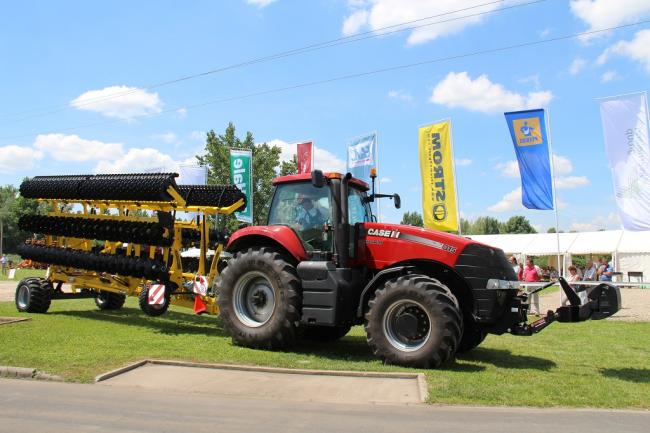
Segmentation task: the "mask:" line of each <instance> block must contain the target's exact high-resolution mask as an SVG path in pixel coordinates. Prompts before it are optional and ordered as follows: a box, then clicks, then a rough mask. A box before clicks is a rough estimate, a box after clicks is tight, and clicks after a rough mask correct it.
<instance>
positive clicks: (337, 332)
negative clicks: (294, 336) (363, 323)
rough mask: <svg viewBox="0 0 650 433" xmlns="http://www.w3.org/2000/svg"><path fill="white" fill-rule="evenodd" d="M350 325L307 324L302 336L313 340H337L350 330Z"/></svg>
mask: <svg viewBox="0 0 650 433" xmlns="http://www.w3.org/2000/svg"><path fill="white" fill-rule="evenodd" d="M350 328H351V326H350V325H344V326H307V327H304V328H303V331H302V338H304V339H305V340H311V341H322V342H328V341H336V340H340V339H341V338H343V337H345V336H346V335H347V333H348V332H350Z"/></svg>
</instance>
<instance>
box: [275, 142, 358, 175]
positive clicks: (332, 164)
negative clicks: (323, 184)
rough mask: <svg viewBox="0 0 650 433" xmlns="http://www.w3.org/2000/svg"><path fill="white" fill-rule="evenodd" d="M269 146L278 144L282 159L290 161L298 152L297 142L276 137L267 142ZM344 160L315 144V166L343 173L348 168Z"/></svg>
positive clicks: (319, 168)
mask: <svg viewBox="0 0 650 433" xmlns="http://www.w3.org/2000/svg"><path fill="white" fill-rule="evenodd" d="M266 143H267V144H268V145H269V146H278V147H279V148H280V149H281V153H280V160H281V161H289V160H290V159H292V158H293V156H294V155H295V154H296V143H287V142H286V141H284V140H280V139H277V138H276V139H275V140H270V141H267V142H266ZM346 165H347V164H346V163H345V161H344V160H342V159H341V158H339V157H338V156H336V155H334V154H333V153H331V152H329V151H327V150H325V149H321V148H320V147H318V146H314V168H315V169H318V170H323V171H335V172H338V173H343V172H345V170H346Z"/></svg>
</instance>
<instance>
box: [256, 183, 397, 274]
mask: <svg viewBox="0 0 650 433" xmlns="http://www.w3.org/2000/svg"><path fill="white" fill-rule="evenodd" d="M273 183H274V185H275V188H276V189H275V193H274V195H273V200H272V201H271V208H270V210H269V219H268V225H269V226H276V225H284V226H288V227H290V228H291V229H292V230H293V231H295V233H296V234H297V235H298V237H299V239H300V241H301V242H302V245H303V247H304V249H305V252H306V253H307V256H308V258H309V259H310V260H334V261H335V262H337V264H338V265H339V266H344V265H345V263H346V262H347V260H348V259H350V258H354V257H355V255H356V251H355V248H354V245H355V242H354V241H355V232H354V231H355V228H356V227H358V224H359V223H366V222H371V221H376V217H375V216H374V215H373V213H372V209H371V206H370V203H371V202H372V201H374V198H375V197H377V194H374V193H373V194H370V195H369V194H368V190H369V186H368V184H367V183H365V182H363V181H361V180H358V179H355V178H352V177H350V175H347V176H343V175H341V174H339V173H322V172H321V171H318V170H317V171H314V172H313V173H311V174H308V173H306V174H297V175H290V176H282V177H279V178H276V179H275V180H274V181H273ZM373 187H374V173H373ZM373 189H374V188H373ZM342 197H345V199H343V200H342V199H341V198H342ZM390 197H394V196H392V195H391V196H390ZM398 200H399V199H398Z"/></svg>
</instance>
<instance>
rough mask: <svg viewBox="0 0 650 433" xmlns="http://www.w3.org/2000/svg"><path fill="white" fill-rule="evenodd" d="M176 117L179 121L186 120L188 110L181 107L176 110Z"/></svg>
mask: <svg viewBox="0 0 650 433" xmlns="http://www.w3.org/2000/svg"><path fill="white" fill-rule="evenodd" d="M176 117H178V118H179V119H185V118H186V117H187V108H185V107H181V108H179V109H178V110H176Z"/></svg>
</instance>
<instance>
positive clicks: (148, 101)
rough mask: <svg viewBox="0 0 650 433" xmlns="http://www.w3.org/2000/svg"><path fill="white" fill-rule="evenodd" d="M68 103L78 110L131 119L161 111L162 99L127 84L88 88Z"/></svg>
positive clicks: (155, 94)
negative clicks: (98, 88)
mask: <svg viewBox="0 0 650 433" xmlns="http://www.w3.org/2000/svg"><path fill="white" fill-rule="evenodd" d="M70 105H71V106H73V107H74V108H77V109H79V110H87V111H95V112H97V113H101V114H103V115H104V116H106V117H114V118H117V119H121V120H132V119H133V118H135V117H139V116H147V115H152V114H158V113H160V112H161V111H162V101H161V100H160V98H159V97H158V94H157V93H150V92H147V91H146V90H144V89H139V88H137V87H128V86H110V87H105V88H103V89H100V90H89V91H87V92H85V93H82V94H81V95H79V96H78V97H77V98H75V99H74V100H72V101H71V102H70Z"/></svg>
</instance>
